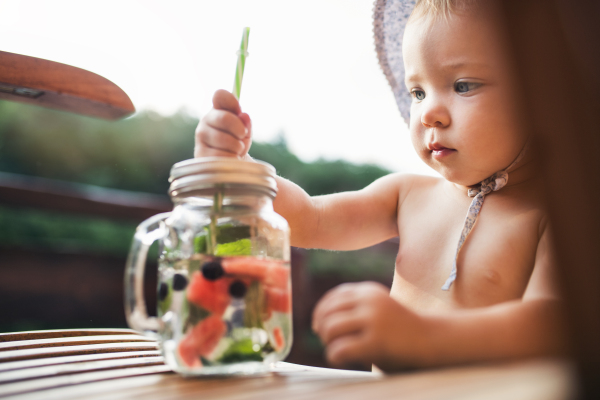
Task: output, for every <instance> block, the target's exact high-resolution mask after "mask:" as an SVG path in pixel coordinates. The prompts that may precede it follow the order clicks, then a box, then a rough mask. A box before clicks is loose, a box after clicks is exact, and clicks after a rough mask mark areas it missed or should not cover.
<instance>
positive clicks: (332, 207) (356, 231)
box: [194, 90, 412, 250]
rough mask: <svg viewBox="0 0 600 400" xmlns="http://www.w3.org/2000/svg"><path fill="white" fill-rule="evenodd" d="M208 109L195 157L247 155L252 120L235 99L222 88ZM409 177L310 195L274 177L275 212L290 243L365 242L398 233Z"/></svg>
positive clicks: (332, 245) (338, 246)
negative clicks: (287, 227)
mask: <svg viewBox="0 0 600 400" xmlns="http://www.w3.org/2000/svg"><path fill="white" fill-rule="evenodd" d="M213 106H214V108H213V109H212V110H210V112H209V113H207V114H206V116H205V117H204V118H203V119H202V121H200V124H199V125H198V128H197V130H196V147H195V150H194V156H195V157H211V156H226V157H236V158H238V159H244V160H248V161H252V158H251V157H250V156H249V155H248V150H249V149H250V144H251V140H252V132H251V130H252V124H251V122H250V117H249V116H248V114H245V113H242V110H241V108H240V105H239V103H238V101H237V100H236V98H235V97H234V96H233V95H232V94H231V93H229V92H227V91H225V90H219V91H217V92H216V93H215V95H214V97H213ZM411 179H412V178H411V177H410V176H403V175H398V174H395V175H389V176H386V177H383V178H381V179H379V180H377V181H376V182H374V183H373V184H371V185H369V186H368V187H366V188H364V189H363V190H359V191H356V192H345V193H337V194H332V195H326V196H317V197H310V196H309V195H308V194H307V193H306V192H305V191H304V190H302V188H300V187H299V186H298V185H296V184H294V183H293V182H290V181H288V180H286V179H284V178H281V177H276V180H277V186H278V188H279V191H278V194H277V197H276V198H275V202H274V207H275V211H276V212H277V213H279V214H280V215H282V216H283V217H284V218H285V219H286V220H287V221H288V223H289V225H290V228H291V232H292V235H291V243H292V245H293V246H298V247H306V248H311V247H313V248H322V249H330V250H353V249H359V248H363V247H367V246H370V245H373V244H376V243H379V242H382V241H384V240H386V239H390V238H393V237H395V236H397V235H398V228H397V223H396V215H397V208H398V199H399V193H400V192H401V187H407V186H408V185H409V184H410V180H411Z"/></svg>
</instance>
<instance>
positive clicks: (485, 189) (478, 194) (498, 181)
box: [442, 138, 531, 290]
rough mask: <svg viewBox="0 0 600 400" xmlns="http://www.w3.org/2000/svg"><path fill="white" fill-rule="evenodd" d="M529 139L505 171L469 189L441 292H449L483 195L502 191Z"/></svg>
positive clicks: (526, 147)
mask: <svg viewBox="0 0 600 400" xmlns="http://www.w3.org/2000/svg"><path fill="white" fill-rule="evenodd" d="M530 141H531V138H528V139H527V142H526V143H525V146H523V149H522V150H521V152H520V153H519V155H518V156H517V158H516V159H515V160H514V161H513V162H512V163H511V164H510V165H509V166H508V167H506V168H505V169H503V170H502V171H498V172H496V173H495V174H493V175H492V176H490V177H489V178H486V179H484V180H483V181H481V182H480V183H479V185H477V186H476V187H473V188H470V189H469V191H468V195H469V197H474V198H473V201H472V202H471V205H470V206H469V210H468V211H467V217H466V218H465V223H464V225H463V229H462V232H461V234H460V239H459V241H458V246H457V248H456V254H455V256H454V262H453V263H452V271H451V272H450V276H449V277H448V279H446V282H445V283H444V286H442V290H450V286H451V285H452V283H453V282H454V281H455V280H456V260H458V253H459V252H460V249H461V248H462V246H463V244H464V243H465V241H466V240H467V237H468V236H469V234H470V233H471V230H473V226H475V222H477V217H478V216H479V212H480V211H481V207H482V206H483V200H484V199H485V195H487V194H489V193H491V192H495V191H497V190H500V189H502V188H503V187H504V186H506V184H507V183H508V171H510V170H511V169H512V168H513V167H514V166H515V165H517V163H518V162H519V161H521V159H522V158H523V156H524V155H525V153H526V152H527V150H528V148H529V146H530Z"/></svg>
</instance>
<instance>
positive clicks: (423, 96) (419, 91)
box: [410, 89, 425, 100]
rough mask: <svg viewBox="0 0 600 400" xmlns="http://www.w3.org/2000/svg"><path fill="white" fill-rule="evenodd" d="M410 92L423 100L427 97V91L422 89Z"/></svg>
mask: <svg viewBox="0 0 600 400" xmlns="http://www.w3.org/2000/svg"><path fill="white" fill-rule="evenodd" d="M410 94H411V95H412V96H413V97H414V98H415V99H417V100H423V99H424V98H425V92H424V91H422V90H417V89H415V90H411V92H410Z"/></svg>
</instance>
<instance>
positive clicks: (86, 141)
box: [0, 101, 393, 274]
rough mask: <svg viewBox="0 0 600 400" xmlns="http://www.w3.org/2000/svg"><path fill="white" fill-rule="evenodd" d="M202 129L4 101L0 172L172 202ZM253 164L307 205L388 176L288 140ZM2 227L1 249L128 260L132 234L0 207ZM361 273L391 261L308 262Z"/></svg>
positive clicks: (152, 117) (314, 258)
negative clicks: (173, 171) (171, 189)
mask: <svg viewBox="0 0 600 400" xmlns="http://www.w3.org/2000/svg"><path fill="white" fill-rule="evenodd" d="M197 123H198V120H197V119H195V118H192V117H190V116H189V115H187V114H185V113H178V114H176V115H173V116H169V117H165V116H161V115H159V114H156V113H154V112H152V111H142V112H139V113H137V114H135V115H134V116H133V117H130V118H128V119H125V120H122V121H118V122H110V121H102V120H98V119H94V118H89V117H83V116H77V115H73V114H69V113H65V112H60V111H54V110H49V109H45V108H39V107H35V106H29V105H24V104H19V103H11V102H7V101H0V171H3V172H11V173H18V174H25V175H32V176H38V177H44V178H50V179H59V180H65V181H71V182H78V183H82V184H91V185H98V186H104V187H111V188H117V189H124V190H131V191H141V192H150V193H159V194H166V193H167V189H168V177H169V171H170V168H171V166H172V165H173V164H174V163H176V162H178V161H181V160H184V159H189V158H192V157H193V148H194V130H195V128H196V125H197ZM250 154H251V155H252V156H253V157H254V158H256V159H259V160H263V161H266V162H268V163H270V164H272V165H273V166H274V167H275V168H276V170H277V172H278V174H279V175H281V176H283V177H285V178H288V179H290V180H291V181H293V182H296V183H297V184H299V185H300V186H301V187H302V188H304V189H305V190H306V191H307V192H308V193H309V194H311V195H321V194H327V193H335V192H342V191H348V190H357V189H361V188H363V187H365V186H367V185H368V184H370V183H371V182H373V181H374V180H375V179H377V178H379V177H381V176H383V175H386V174H387V173H389V171H387V170H385V169H383V168H380V167H378V166H375V165H355V164H352V163H349V162H346V161H339V160H338V161H328V160H322V159H320V160H317V161H315V162H304V161H302V160H300V159H299V158H298V157H296V156H295V155H294V154H293V153H292V152H290V150H289V149H288V148H287V145H286V142H285V139H284V136H283V134H282V135H280V136H279V138H278V139H277V140H275V141H274V142H272V143H260V142H255V143H253V145H252V148H251V150H250ZM0 227H1V229H0V231H1V232H0V240H1V243H3V245H5V246H6V245H8V246H24V247H31V246H40V247H46V248H57V249H59V248H60V249H61V251H64V250H72V251H91V252H104V253H110V254H114V255H119V254H123V255H124V254H126V252H127V250H128V247H129V243H130V241H131V238H132V236H133V231H134V228H135V226H134V224H128V223H121V222H118V221H107V220H104V219H101V218H87V217H79V216H70V215H61V214H56V213H49V212H44V211H39V210H25V209H20V210H14V209H13V208H8V207H0ZM382 257H383V258H382ZM365 264H367V265H371V266H374V267H373V268H375V269H376V270H377V271H379V272H377V273H378V274H380V273H382V272H381V271H383V270H384V269H385V267H384V266H385V265H388V266H390V267H389V268H391V266H393V255H377V254H374V253H373V252H368V251H366V250H365V252H363V253H360V252H348V253H337V252H325V251H311V252H310V253H309V265H311V267H312V269H313V270H314V271H315V272H324V273H329V272H332V271H335V270H346V271H353V270H354V271H357V270H361V271H362V265H365ZM349 273H350V272H349Z"/></svg>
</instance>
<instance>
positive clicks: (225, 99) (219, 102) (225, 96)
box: [212, 89, 242, 115]
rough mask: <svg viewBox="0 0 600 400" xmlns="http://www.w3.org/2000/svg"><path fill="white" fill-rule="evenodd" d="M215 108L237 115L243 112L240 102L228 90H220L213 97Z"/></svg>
mask: <svg viewBox="0 0 600 400" xmlns="http://www.w3.org/2000/svg"><path fill="white" fill-rule="evenodd" d="M212 101H213V107H214V109H215V110H227V111H231V112H232V113H234V114H235V115H238V114H239V113H241V112H242V109H241V107H240V102H239V101H238V100H237V99H236V98H235V96H234V95H233V94H231V93H229V92H228V91H227V90H223V89H219V90H217V91H216V92H215V94H214V95H213V100H212Z"/></svg>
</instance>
